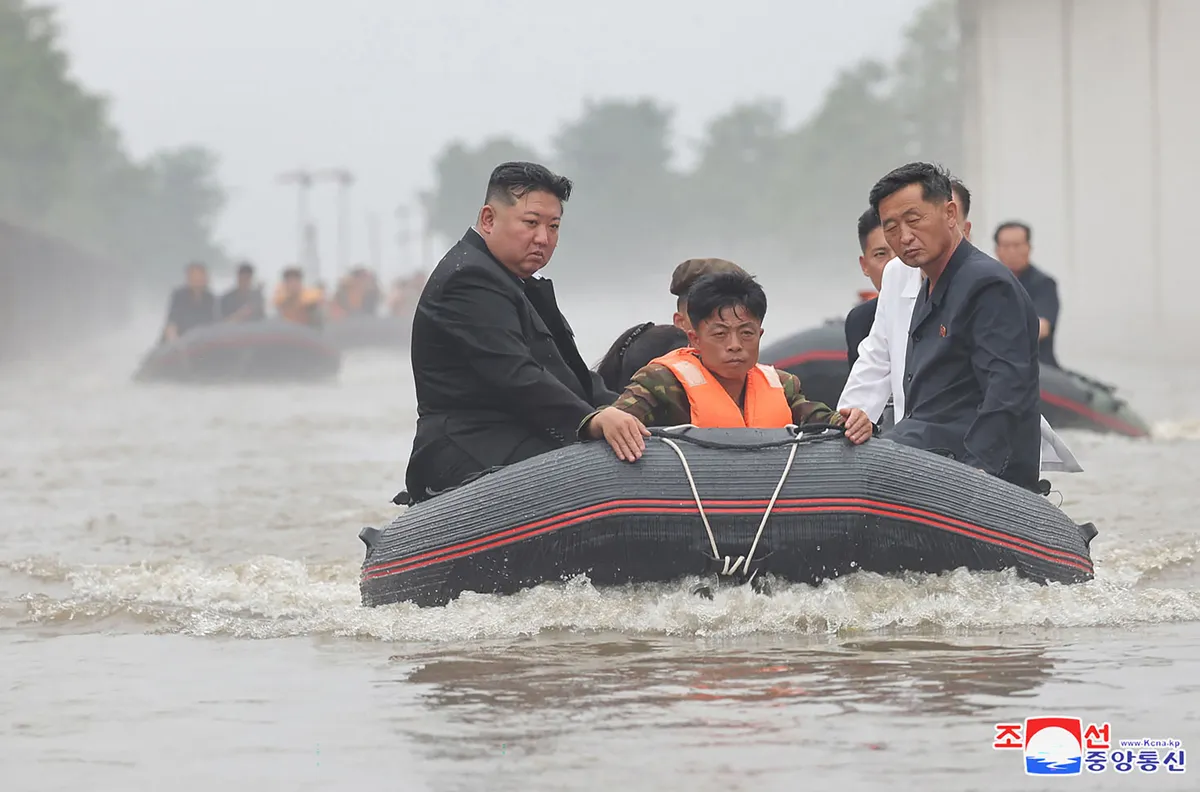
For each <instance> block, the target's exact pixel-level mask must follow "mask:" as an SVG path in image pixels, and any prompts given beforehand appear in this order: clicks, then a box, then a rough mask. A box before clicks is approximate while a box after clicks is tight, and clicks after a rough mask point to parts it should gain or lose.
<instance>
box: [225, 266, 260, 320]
mask: <svg viewBox="0 0 1200 792" xmlns="http://www.w3.org/2000/svg"><path fill="white" fill-rule="evenodd" d="M264 302H265V301H264V300H263V294H262V287H261V286H259V285H257V284H255V283H254V266H253V265H252V264H250V262H248V261H243V262H242V263H241V264H239V265H238V268H237V283H236V284H235V285H234V287H233V288H232V289H230V290H229V291H227V292H225V293H224V294H223V295H221V305H220V311H221V321H224V322H257V321H259V320H261V319H263V318H265V317H266V314H267V311H266V306H265V304H264Z"/></svg>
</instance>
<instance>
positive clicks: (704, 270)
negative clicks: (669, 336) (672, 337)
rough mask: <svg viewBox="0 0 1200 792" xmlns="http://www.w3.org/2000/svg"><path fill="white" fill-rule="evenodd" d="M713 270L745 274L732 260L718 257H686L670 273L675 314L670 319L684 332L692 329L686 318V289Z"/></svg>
mask: <svg viewBox="0 0 1200 792" xmlns="http://www.w3.org/2000/svg"><path fill="white" fill-rule="evenodd" d="M714 272H739V273H741V274H742V275H745V274H747V273H746V271H745V270H744V269H742V268H741V267H739V266H738V265H737V264H734V263H733V262H732V261H726V260H725V259H719V258H694V259H688V260H687V261H685V262H683V263H682V264H680V265H679V266H678V267H676V268H675V271H674V272H672V273H671V294H673V295H675V316H674V317H672V321H673V322H674V323H675V326H676V327H678V328H679V329H680V330H682V331H683V332H685V333H686V332H688V331H689V330H691V329H692V323H691V320H690V319H688V291H689V290H690V289H691V288H692V284H693V283H695V282H696V281H698V280H699V279H700V278H702V277H704V276H705V275H711V274H712V273H714Z"/></svg>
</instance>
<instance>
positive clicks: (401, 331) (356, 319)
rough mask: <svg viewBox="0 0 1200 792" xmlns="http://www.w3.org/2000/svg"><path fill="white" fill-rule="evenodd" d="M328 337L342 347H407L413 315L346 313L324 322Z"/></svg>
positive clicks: (404, 348) (345, 349)
mask: <svg viewBox="0 0 1200 792" xmlns="http://www.w3.org/2000/svg"><path fill="white" fill-rule="evenodd" d="M323 332H324V334H325V338H326V339H328V340H329V343H331V344H332V345H333V346H335V347H337V348H338V349H340V350H342V351H348V350H351V349H397V350H407V349H408V343H409V336H410V335H411V333H412V317H409V318H407V319H403V318H400V317H396V316H361V315H360V316H347V317H345V318H343V319H337V320H331V321H329V322H327V323H326V324H325V327H324V330H323Z"/></svg>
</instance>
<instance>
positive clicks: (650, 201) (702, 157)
mask: <svg viewBox="0 0 1200 792" xmlns="http://www.w3.org/2000/svg"><path fill="white" fill-rule="evenodd" d="M956 22H957V20H956V16H955V4H954V2H953V0H933V2H931V3H930V4H929V5H928V6H926V7H925V8H924V9H922V11H921V12H920V14H918V16H917V17H916V18H915V20H914V21H913V23H912V24H911V25H910V26H909V28H908V29H907V31H906V33H905V36H904V45H903V48H902V52H901V53H900V55H899V56H898V58H897V59H896V60H895V62H894V63H891V64H885V63H881V62H878V61H876V60H871V59H867V60H863V61H861V62H859V63H857V64H855V65H853V66H851V67H849V68H847V69H845V70H843V71H842V72H840V73H839V74H838V75H837V76H836V77H835V78H834V80H833V82H832V84H831V86H830V87H829V89H828V91H827V92H826V95H825V96H824V98H823V100H822V102H821V104H820V105H819V107H818V108H817V110H816V111H815V112H814V113H813V114H812V115H811V116H810V117H809V118H807V119H806V120H805V121H803V122H802V123H800V124H799V125H798V126H796V127H795V128H793V129H787V128H786V127H785V125H784V122H783V111H782V107H781V105H780V104H779V103H778V102H771V101H766V102H752V103H745V104H740V105H737V106H735V107H733V108H731V109H730V110H729V111H727V112H726V113H724V114H722V115H720V116H719V117H717V118H715V119H713V120H712V121H711V122H710V123H709V125H708V127H707V129H706V130H705V134H704V136H703V139H702V141H701V143H700V146H699V151H698V152H697V153H698V157H697V160H696V164H695V166H694V167H693V168H692V169H691V171H690V172H687V173H680V172H677V171H676V170H675V169H674V168H673V167H672V161H673V156H672V155H673V152H672V148H671V143H670V141H671V122H672V112H671V111H670V110H669V109H668V108H666V107H665V106H663V105H660V104H658V103H656V102H654V101H652V100H650V99H646V98H641V99H629V100H625V99H606V100H602V101H590V102H587V103H585V105H584V107H583V111H582V113H581V114H580V115H579V116H578V117H577V118H576V119H574V120H573V121H571V122H569V123H568V124H566V125H565V126H564V127H563V128H562V129H561V130H560V131H559V133H558V135H557V136H556V137H555V138H554V156H553V157H552V158H551V159H552V162H547V163H546V164H548V165H552V166H553V167H556V168H557V169H558V170H560V171H561V172H562V173H564V174H565V175H567V176H569V177H570V178H571V179H573V180H574V182H575V193H574V194H573V195H572V197H571V203H570V208H569V210H568V212H567V223H566V224H565V225H564V233H563V237H562V243H561V244H562V247H561V248H560V249H561V250H562V251H564V253H565V255H566V257H568V258H569V259H571V260H576V261H582V263H583V264H584V265H585V266H583V267H565V268H564V269H563V270H560V271H556V273H555V277H556V278H559V277H563V278H564V279H567V280H576V279H590V280H593V281H595V280H597V279H599V278H603V279H604V280H608V281H610V282H611V281H612V279H613V277H612V276H614V275H616V276H618V277H621V278H624V279H625V280H626V281H628V280H631V279H633V278H635V277H636V276H639V275H641V274H643V273H646V272H649V271H650V270H651V269H654V268H659V267H664V266H670V265H673V264H674V263H675V262H676V259H674V258H672V256H676V255H677V254H678V253H679V252H681V251H682V252H683V253H684V255H688V256H690V255H697V256H708V255H735V256H736V255H741V253H740V252H739V251H744V252H747V253H746V255H748V256H750V257H755V256H757V254H758V253H761V252H763V251H767V252H769V254H770V255H772V256H777V257H778V256H780V255H782V256H783V257H784V258H786V259H790V260H792V261H793V262H794V263H795V265H796V266H797V267H799V268H801V269H804V268H808V269H811V268H815V267H826V266H828V265H829V262H830V261H844V260H847V259H848V257H852V256H853V255H854V250H855V248H856V246H857V243H856V239H855V222H856V220H857V218H858V216H859V214H861V212H862V211H863V209H865V208H866V206H867V195H868V193H869V192H870V189H871V186H872V185H873V184H874V183H875V181H876V180H877V179H878V178H879V177H880V176H882V175H883V174H884V173H886V172H887V171H889V170H891V169H892V168H894V167H896V166H898V165H901V164H903V163H904V162H907V161H910V160H913V159H917V158H921V159H929V160H934V161H938V162H942V163H944V164H946V165H947V166H949V167H950V168H951V169H954V168H956V167H959V163H960V162H961V159H962V157H961V153H962V142H961V133H960V129H961V118H962V114H961V102H960V96H961V86H960V84H959V76H958V68H959V64H958V37H957V26H956ZM516 157H520V158H526V159H530V158H532V159H536V157H535V156H534V155H533V153H532V152H530V151H529V150H528V149H525V148H524V147H521V146H519V145H518V144H516V143H513V142H511V141H508V140H493V141H491V142H489V143H485V144H484V145H483V146H481V147H480V148H478V149H470V148H468V147H466V146H464V145H463V144H461V143H457V144H454V145H452V146H450V147H449V148H447V149H446V150H445V151H444V152H443V153H442V155H441V156H440V157H439V159H438V162H437V174H438V181H437V186H436V187H435V189H434V190H433V191H432V192H431V193H430V194H429V196H428V197H427V199H426V206H427V209H428V210H429V213H430V215H431V217H432V221H433V222H432V224H433V228H434V230H435V231H438V232H440V233H443V234H451V233H452V234H454V235H457V234H458V233H459V231H460V230H461V229H462V227H463V226H464V225H465V223H466V222H469V221H470V220H471V219H473V218H474V216H475V211H476V210H477V208H478V205H479V201H480V200H481V198H482V195H481V193H482V188H481V186H480V185H481V184H482V181H483V180H484V179H486V175H487V173H488V172H489V170H490V169H491V168H492V167H493V166H494V165H495V164H497V163H498V162H500V161H502V160H504V159H511V158H516ZM560 255H562V254H560ZM597 265H599V266H597ZM852 269H853V268H851V270H852ZM580 273H582V274H580ZM597 273H598V274H597Z"/></svg>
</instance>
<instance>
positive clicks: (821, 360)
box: [759, 319, 1150, 437]
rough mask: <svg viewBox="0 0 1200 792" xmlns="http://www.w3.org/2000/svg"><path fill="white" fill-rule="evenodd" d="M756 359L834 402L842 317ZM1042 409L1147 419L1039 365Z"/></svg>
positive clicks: (1082, 420) (1082, 424)
mask: <svg viewBox="0 0 1200 792" xmlns="http://www.w3.org/2000/svg"><path fill="white" fill-rule="evenodd" d="M759 360H761V361H762V362H763V363H767V364H770V365H773V366H775V367H777V368H781V369H786V370H788V371H790V372H792V373H793V374H795V375H796V376H797V377H799V378H800V383H801V385H803V387H804V395H805V396H807V397H808V398H810V399H812V400H814V401H819V402H824V403H825V404H828V405H829V406H830V407H834V406H836V405H837V402H838V399H840V398H841V396H842V388H844V387H845V386H846V378H847V377H849V376H850V364H849V362H848V359H847V357H846V331H845V320H843V319H830V320H829V321H827V322H826V323H825V324H823V325H820V326H819V327H813V328H810V329H808V330H801V331H800V332H798V333H795V334H793V335H790V336H788V337H786V338H784V339H782V340H780V341H777V342H775V343H773V344H768V345H767V346H765V347H763V350H762V352H761V353H760V354H759ZM1041 384H1042V415H1043V416H1044V417H1045V419H1046V420H1047V421H1048V422H1049V423H1050V425H1051V426H1053V427H1054V428H1055V429H1087V430H1090V431H1093V432H1101V433H1114V434H1122V435H1126V436H1128V437H1146V436H1148V435H1149V434H1150V427H1149V425H1148V424H1147V423H1146V422H1145V421H1144V420H1142V418H1141V417H1140V416H1138V415H1137V413H1135V412H1134V411H1133V410H1132V409H1131V408H1130V406H1129V405H1128V404H1126V403H1125V402H1124V401H1123V400H1122V399H1120V398H1119V397H1118V396H1117V395H1116V389H1115V388H1113V387H1112V386H1111V385H1105V384H1104V383H1101V382H1097V381H1096V380H1093V379H1091V378H1089V377H1085V376H1083V375H1082V374H1077V373H1075V372H1072V371H1067V370H1065V369H1056V368H1054V367H1052V366H1042V370H1041Z"/></svg>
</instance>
